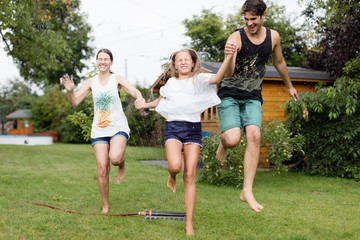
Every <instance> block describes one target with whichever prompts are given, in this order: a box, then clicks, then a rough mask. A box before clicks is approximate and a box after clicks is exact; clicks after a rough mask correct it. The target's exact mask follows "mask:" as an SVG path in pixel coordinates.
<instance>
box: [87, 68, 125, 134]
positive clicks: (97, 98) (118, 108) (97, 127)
mask: <svg viewBox="0 0 360 240" xmlns="http://www.w3.org/2000/svg"><path fill="white" fill-rule="evenodd" d="M92 95H93V101H94V119H93V123H92V128H91V138H99V137H112V136H114V135H115V134H116V133H117V132H119V131H123V132H126V133H127V134H128V135H129V133H130V128H129V124H128V121H127V119H126V116H125V114H124V111H123V108H122V105H121V101H120V97H119V92H118V88H117V84H116V75H115V74H112V75H111V77H110V79H109V81H108V83H107V84H106V85H105V86H102V85H101V84H100V82H99V76H98V75H97V76H95V77H93V80H92Z"/></svg>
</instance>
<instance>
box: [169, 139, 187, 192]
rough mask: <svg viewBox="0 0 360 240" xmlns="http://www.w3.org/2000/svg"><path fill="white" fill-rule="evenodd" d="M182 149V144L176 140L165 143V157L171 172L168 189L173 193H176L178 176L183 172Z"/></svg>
mask: <svg viewBox="0 0 360 240" xmlns="http://www.w3.org/2000/svg"><path fill="white" fill-rule="evenodd" d="M181 149H182V143H181V142H179V141H177V140H175V139H170V140H168V141H166V143H165V155H166V159H167V162H168V171H169V177H168V181H167V187H168V188H169V189H170V190H171V191H172V192H176V175H177V174H178V173H179V172H180V171H181V169H182V166H183V159H182V156H181Z"/></svg>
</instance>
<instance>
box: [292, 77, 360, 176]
mask: <svg viewBox="0 0 360 240" xmlns="http://www.w3.org/2000/svg"><path fill="white" fill-rule="evenodd" d="M359 93H360V82H359V81H358V80H354V79H349V78H347V77H341V78H338V79H337V80H336V82H335V84H334V86H333V87H326V88H321V89H319V91H318V92H316V93H310V92H308V93H301V94H300V96H299V97H300V100H299V102H294V101H291V102H287V103H286V108H287V112H288V121H287V125H288V127H289V128H290V129H291V130H292V131H293V132H295V133H300V134H302V135H303V136H304V137H305V139H306V140H305V145H304V151H305V155H306V156H305V157H304V158H303V159H302V160H303V167H302V170H303V171H304V172H305V173H309V174H314V175H320V176H338V177H346V178H354V179H357V180H359V176H360V171H359V169H360V161H359V159H360V104H359V101H358V94H359ZM304 111H307V112H308V117H307V118H304V117H303V112H304Z"/></svg>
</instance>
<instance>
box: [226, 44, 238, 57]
mask: <svg viewBox="0 0 360 240" xmlns="http://www.w3.org/2000/svg"><path fill="white" fill-rule="evenodd" d="M237 48H238V46H237V44H236V42H231V41H228V42H226V44H225V50H224V52H225V54H226V55H233V54H234V53H235V52H236V51H237Z"/></svg>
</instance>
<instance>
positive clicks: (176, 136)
mask: <svg viewBox="0 0 360 240" xmlns="http://www.w3.org/2000/svg"><path fill="white" fill-rule="evenodd" d="M234 48H235V47H234ZM231 60H232V55H231V54H228V55H227V56H226V57H225V60H224V62H223V64H222V66H221V68H220V69H219V71H218V73H217V74H216V75H214V74H210V73H200V70H201V64H200V59H199V56H198V55H197V53H196V52H195V51H194V50H192V49H183V50H180V51H177V52H175V53H173V54H172V55H171V57H170V63H169V68H170V71H171V76H172V77H171V78H170V79H169V80H168V81H167V83H166V84H165V85H164V86H163V87H161V88H160V95H161V96H160V97H159V98H158V99H156V100H154V101H152V102H149V103H145V104H141V103H139V104H136V107H137V108H139V109H141V108H154V107H156V108H155V110H156V111H157V112H158V113H160V114H161V115H162V116H163V117H165V118H166V126H165V154H166V159H167V161H168V171H169V177H168V181H167V187H168V188H169V189H170V190H171V191H173V192H175V191H176V175H177V174H178V173H179V172H180V171H181V169H182V167H184V175H183V179H184V186H185V193H184V200H185V211H186V234H187V235H193V234H194V228H193V214H194V208H195V200H196V186H195V177H196V168H197V164H198V158H199V155H200V149H201V146H202V140H201V122H200V114H201V113H202V112H203V111H204V110H205V109H207V108H209V107H212V106H214V105H217V104H219V103H220V99H219V98H218V96H217V94H216V84H217V83H219V82H220V81H221V79H222V78H223V76H224V74H225V70H226V68H227V67H228V66H229V64H230V62H231ZM182 149H183V152H184V160H183V159H182V156H181V151H182ZM183 161H184V162H183Z"/></svg>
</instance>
